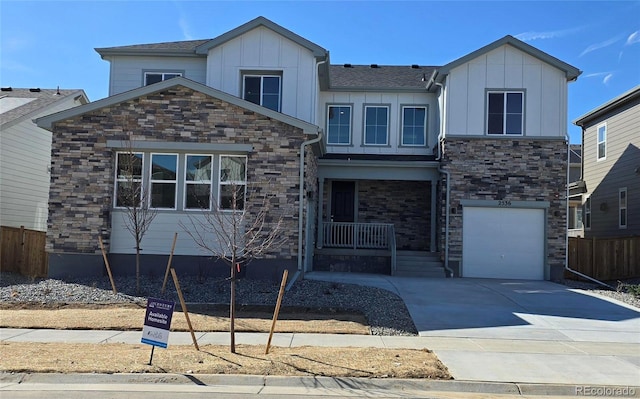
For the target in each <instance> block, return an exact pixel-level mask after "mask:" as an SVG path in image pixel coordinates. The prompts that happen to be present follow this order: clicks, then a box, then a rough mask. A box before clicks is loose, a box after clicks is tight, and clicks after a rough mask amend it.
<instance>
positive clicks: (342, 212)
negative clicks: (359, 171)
mask: <svg viewBox="0 0 640 399" xmlns="http://www.w3.org/2000/svg"><path fill="white" fill-rule="evenodd" d="M355 192H356V183H355V182H353V181H334V182H333V183H332V184H331V218H332V219H333V221H334V222H353V221H354V220H355V219H354V214H353V208H354V200H355Z"/></svg>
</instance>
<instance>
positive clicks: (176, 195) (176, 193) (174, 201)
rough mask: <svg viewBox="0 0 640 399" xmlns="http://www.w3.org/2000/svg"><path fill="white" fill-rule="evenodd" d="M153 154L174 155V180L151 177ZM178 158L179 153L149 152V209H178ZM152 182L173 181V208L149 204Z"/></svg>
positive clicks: (168, 182)
mask: <svg viewBox="0 0 640 399" xmlns="http://www.w3.org/2000/svg"><path fill="white" fill-rule="evenodd" d="M154 155H171V156H174V157H175V167H176V170H175V174H176V178H175V180H159V179H154V178H153V156H154ZM178 158H179V155H178V154H175V153H166V152H152V153H151V154H150V157H149V159H150V161H149V203H148V205H149V208H151V209H163V210H173V211H175V210H177V209H178ZM153 183H158V184H170V183H173V184H174V190H173V208H164V207H153V206H152V204H151V200H152V199H153Z"/></svg>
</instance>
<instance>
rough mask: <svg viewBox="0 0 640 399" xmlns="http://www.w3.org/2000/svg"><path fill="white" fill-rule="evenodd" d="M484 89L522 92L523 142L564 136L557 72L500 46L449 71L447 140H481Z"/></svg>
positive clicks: (563, 95)
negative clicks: (456, 137) (461, 137)
mask: <svg viewBox="0 0 640 399" xmlns="http://www.w3.org/2000/svg"><path fill="white" fill-rule="evenodd" d="M489 89H497V90H501V89H507V90H508V89H514V90H517V89H523V90H524V91H525V100H524V101H525V112H524V118H525V126H524V135H525V136H560V137H564V136H565V135H566V132H567V117H566V114H567V82H566V78H565V75H564V73H563V72H562V71H560V70H558V69H556V68H554V67H552V66H550V65H549V64H547V63H545V62H543V61H541V60H539V59H537V58H535V57H532V56H530V55H528V54H526V53H524V52H522V51H520V50H518V49H516V48H514V47H512V46H509V45H503V46H501V47H498V48H496V49H494V50H492V51H489V52H487V53H485V54H483V55H481V56H479V57H477V58H475V59H473V60H471V61H469V62H467V63H465V64H462V65H460V66H457V67H455V68H453V69H452V70H451V72H450V74H449V76H448V78H447V85H446V95H445V98H446V100H445V101H446V109H447V113H446V123H445V126H446V132H445V134H448V135H472V136H483V135H485V130H486V129H485V124H486V96H487V94H486V93H487V90H489Z"/></svg>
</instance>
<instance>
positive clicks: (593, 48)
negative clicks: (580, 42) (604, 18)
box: [580, 36, 621, 57]
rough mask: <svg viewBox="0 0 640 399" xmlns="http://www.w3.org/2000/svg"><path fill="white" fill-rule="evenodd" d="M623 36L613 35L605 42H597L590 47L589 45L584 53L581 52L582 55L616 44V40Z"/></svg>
mask: <svg viewBox="0 0 640 399" xmlns="http://www.w3.org/2000/svg"><path fill="white" fill-rule="evenodd" d="M620 39H621V37H620V36H616V37H613V38H611V39H609V40H605V41H604V42H600V43H595V44H592V45H590V46H589V47H587V48H586V49H584V51H583V52H582V53H580V57H582V56H583V55H585V54H588V53H590V52H592V51H596V50H600V49H601V48H605V47H609V46H611V45H612V44H614V43H615V42H617V41H618V40H620Z"/></svg>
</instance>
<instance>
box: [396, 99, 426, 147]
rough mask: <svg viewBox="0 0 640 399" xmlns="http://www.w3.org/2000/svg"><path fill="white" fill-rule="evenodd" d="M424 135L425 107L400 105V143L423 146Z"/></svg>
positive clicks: (424, 141) (424, 142)
mask: <svg viewBox="0 0 640 399" xmlns="http://www.w3.org/2000/svg"><path fill="white" fill-rule="evenodd" d="M426 137H427V107H422V106H420V107H416V106H404V107H402V140H401V143H402V145H404V146H416V147H418V146H425V145H426Z"/></svg>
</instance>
